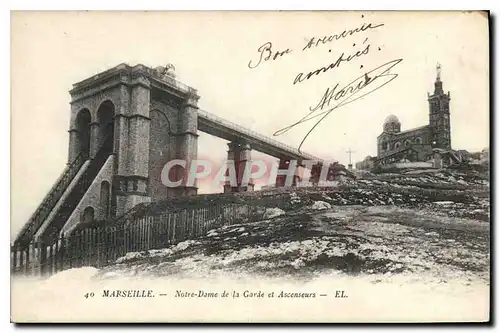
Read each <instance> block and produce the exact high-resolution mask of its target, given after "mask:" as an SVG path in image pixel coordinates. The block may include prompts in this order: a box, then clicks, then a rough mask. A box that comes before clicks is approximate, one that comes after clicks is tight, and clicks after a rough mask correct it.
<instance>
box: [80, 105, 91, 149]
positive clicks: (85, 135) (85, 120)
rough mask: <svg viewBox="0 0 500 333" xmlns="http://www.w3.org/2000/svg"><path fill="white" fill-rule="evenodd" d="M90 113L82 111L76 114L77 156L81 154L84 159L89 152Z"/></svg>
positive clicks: (85, 110)
mask: <svg viewBox="0 0 500 333" xmlns="http://www.w3.org/2000/svg"><path fill="white" fill-rule="evenodd" d="M90 120H91V117H90V112H89V110H87V109H83V110H81V111H80V112H78V115H77V116H76V130H77V133H78V135H77V140H78V145H77V149H78V151H77V155H79V154H83V155H84V156H85V157H88V156H89V152H90Z"/></svg>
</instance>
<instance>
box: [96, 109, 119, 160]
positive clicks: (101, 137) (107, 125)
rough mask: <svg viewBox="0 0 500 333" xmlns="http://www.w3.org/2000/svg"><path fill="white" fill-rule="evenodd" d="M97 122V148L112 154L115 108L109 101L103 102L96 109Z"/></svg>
mask: <svg viewBox="0 0 500 333" xmlns="http://www.w3.org/2000/svg"><path fill="white" fill-rule="evenodd" d="M97 122H98V123H99V131H98V137H97V148H98V150H99V149H100V148H101V147H104V149H105V150H106V151H107V152H109V153H112V152H113V145H114V133H115V106H114V105H113V103H112V102H111V101H109V100H108V101H104V102H103V103H101V105H100V106H99V109H97Z"/></svg>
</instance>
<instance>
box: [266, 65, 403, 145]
mask: <svg viewBox="0 0 500 333" xmlns="http://www.w3.org/2000/svg"><path fill="white" fill-rule="evenodd" d="M402 60H403V59H396V60H392V61H389V62H386V63H385V64H383V65H380V66H378V67H377V68H375V69H372V70H371V71H369V72H366V73H365V74H363V75H361V76H359V77H358V78H356V79H354V80H353V81H351V82H349V83H348V84H347V85H346V86H344V87H343V88H341V89H340V90H338V87H339V84H338V83H337V84H336V85H335V86H333V87H332V88H330V87H329V88H327V89H326V91H325V93H324V94H323V95H322V96H321V99H320V100H319V102H318V103H317V104H316V106H314V107H309V113H308V114H307V115H305V116H304V117H302V119H300V120H299V121H297V122H295V123H293V124H292V125H289V126H287V127H284V128H282V129H280V130H278V131H276V132H275V133H274V134H273V135H274V136H278V135H281V134H283V133H286V132H288V131H289V130H290V129H292V128H293V127H295V126H297V125H299V124H302V123H303V122H306V121H309V120H311V119H314V118H317V117H320V119H319V120H318V121H317V122H316V123H315V124H314V125H313V127H312V128H311V129H310V130H309V131H308V132H307V133H306V135H305V136H304V138H303V139H302V142H301V143H300V145H299V147H298V149H299V151H300V148H301V147H302V145H303V144H304V142H305V140H306V139H307V137H308V136H309V134H311V132H312V131H313V130H314V129H315V128H316V126H318V124H319V123H320V122H321V121H322V120H323V119H325V117H327V116H328V115H329V114H330V113H331V112H332V111H333V110H335V109H338V108H340V107H341V106H344V105H346V104H349V103H352V102H354V101H356V100H358V99H360V98H361V97H364V96H366V95H368V94H370V93H372V92H374V91H375V90H378V89H380V88H381V87H383V86H385V85H386V84H388V83H389V82H391V81H392V80H394V79H395V78H397V77H398V74H391V73H388V71H389V70H390V69H391V68H393V67H394V66H396V65H397V64H399V63H400V62H401V61H402ZM375 82H376V83H375ZM366 87H370V88H366ZM332 101H336V102H338V103H337V104H335V105H334V106H333V107H331V108H330V109H327V110H326V111H324V109H325V108H327V107H330V103H331V102H332Z"/></svg>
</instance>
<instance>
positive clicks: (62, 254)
mask: <svg viewBox="0 0 500 333" xmlns="http://www.w3.org/2000/svg"><path fill="white" fill-rule="evenodd" d="M65 241H66V239H65V238H64V233H62V234H61V238H60V242H61V245H60V247H59V252H60V255H59V261H60V264H59V266H60V268H61V271H63V270H64V268H65V267H64V266H65V265H64V260H65V259H66V253H65V251H66V243H65Z"/></svg>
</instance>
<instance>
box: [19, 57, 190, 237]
mask: <svg viewBox="0 0 500 333" xmlns="http://www.w3.org/2000/svg"><path fill="white" fill-rule="evenodd" d="M70 95H71V102H70V104H71V110H70V112H71V116H70V124H69V131H68V132H69V151H68V163H67V166H66V168H65V169H64V171H63V173H62V174H61V176H60V177H59V179H58V180H57V181H56V183H55V184H54V186H53V188H52V189H51V190H50V192H49V193H48V194H47V196H46V197H45V198H44V200H43V201H42V203H41V204H40V206H39V207H38V209H37V210H36V211H35V213H34V214H33V215H32V217H31V218H30V220H29V221H28V222H27V223H26V225H25V226H24V228H23V229H22V230H21V233H20V234H19V235H18V237H17V240H16V241H17V242H29V241H30V240H32V239H39V238H40V237H48V236H49V235H54V234H57V233H61V232H64V233H66V232H71V230H73V229H74V228H75V227H76V226H77V225H78V224H82V223H83V224H85V223H87V222H88V223H90V222H92V221H96V220H98V221H99V220H101V221H102V220H107V219H109V218H113V217H116V216H120V215H122V214H124V213H125V212H127V211H128V210H130V209H131V208H132V207H134V206H135V205H137V204H140V203H142V202H149V201H152V200H158V199H163V198H169V197H175V196H180V195H195V194H196V193H197V187H196V183H194V185H191V186H187V185H186V183H185V181H186V177H183V174H182V173H184V172H185V170H184V169H173V170H172V172H171V173H170V174H169V175H168V176H169V177H170V178H172V179H175V178H177V179H181V178H183V182H182V183H181V186H178V187H176V188H167V187H166V186H165V185H164V184H163V183H162V179H161V177H162V169H163V167H164V166H165V164H166V163H167V162H168V161H169V160H172V159H182V160H185V161H187V163H188V165H189V164H190V162H191V160H192V159H195V158H196V156H197V140H198V135H197V130H198V128H197V127H198V106H197V102H198V99H199V96H198V94H197V91H196V90H195V89H193V88H191V87H188V86H186V85H184V84H182V83H180V82H178V81H177V80H175V75H174V74H173V73H172V72H171V67H168V66H167V67H158V68H156V69H152V68H149V67H146V66H144V65H137V66H129V65H127V64H120V65H118V66H116V67H114V68H111V69H109V70H107V71H104V72H101V73H99V74H97V75H94V76H92V77H90V78H88V79H86V80H83V81H81V82H78V83H76V84H74V85H73V88H72V89H71V90H70Z"/></svg>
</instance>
